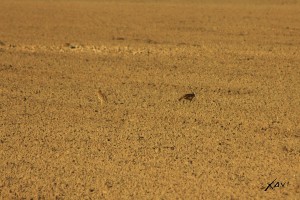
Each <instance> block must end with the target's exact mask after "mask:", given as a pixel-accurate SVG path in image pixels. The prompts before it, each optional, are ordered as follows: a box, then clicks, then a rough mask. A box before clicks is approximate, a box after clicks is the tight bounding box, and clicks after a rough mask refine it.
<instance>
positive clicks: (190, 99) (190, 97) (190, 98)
mask: <svg viewBox="0 0 300 200" xmlns="http://www.w3.org/2000/svg"><path fill="white" fill-rule="evenodd" d="M195 97H196V94H195V93H194V92H193V93H189V94H185V95H183V96H182V97H180V98H179V99H178V100H179V101H181V100H183V99H185V100H189V101H192V100H193V99H194V98H195Z"/></svg>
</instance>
